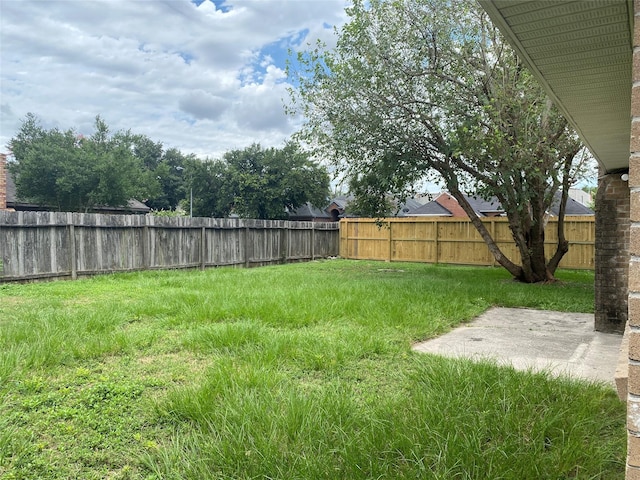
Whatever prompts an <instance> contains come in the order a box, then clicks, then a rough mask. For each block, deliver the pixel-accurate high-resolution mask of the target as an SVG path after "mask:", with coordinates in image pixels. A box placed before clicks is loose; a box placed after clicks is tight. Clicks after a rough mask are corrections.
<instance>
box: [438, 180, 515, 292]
mask: <svg viewBox="0 0 640 480" xmlns="http://www.w3.org/2000/svg"><path fill="white" fill-rule="evenodd" d="M449 190H450V192H451V195H452V196H453V197H454V198H455V199H456V200H457V201H458V203H459V204H460V206H461V207H462V209H463V210H464V211H465V213H466V214H467V216H468V217H469V219H470V220H471V223H472V225H473V226H474V227H475V228H476V230H477V231H478V233H479V234H480V236H481V237H482V239H483V240H484V242H485V243H486V244H487V247H488V248H489V251H490V252H491V254H492V255H493V258H495V259H496V262H498V263H499V264H500V265H501V266H502V267H504V268H505V269H506V270H507V271H508V272H509V273H510V274H511V275H513V276H514V277H515V278H518V279H519V278H520V277H521V276H522V267H520V266H519V265H516V264H515V263H513V262H512V261H511V260H509V259H508V258H507V257H506V256H505V254H504V253H502V250H500V247H498V245H497V244H496V242H495V240H494V239H493V237H492V236H491V233H489V231H488V230H487V227H485V225H484V223H482V221H481V220H480V219H479V218H478V216H477V215H476V212H475V210H473V208H472V207H471V205H469V202H468V201H467V199H466V198H465V197H464V195H463V194H462V192H460V190H459V189H457V188H450V189H449Z"/></svg>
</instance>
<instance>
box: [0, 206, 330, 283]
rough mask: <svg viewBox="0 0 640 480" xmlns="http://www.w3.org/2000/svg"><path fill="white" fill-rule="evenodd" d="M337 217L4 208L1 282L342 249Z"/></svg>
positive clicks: (260, 260) (275, 259) (276, 259)
mask: <svg viewBox="0 0 640 480" xmlns="http://www.w3.org/2000/svg"><path fill="white" fill-rule="evenodd" d="M338 228H339V227H338V225H337V224H336V223H313V222H289V221H275V220H242V219H229V218H224V219H219V218H166V217H153V216H140V215H98V214H83V213H59V212H0V261H1V263H0V282H2V281H12V280H29V279H37V278H51V277H70V278H76V277H77V276H83V275H93V274H97V273H107V272H123V271H133V270H147V269H164V268H206V267H212V266H223V265H237V266H247V267H250V266H258V265H267V264H271V263H286V262H293V261H305V260H312V259H315V258H322V257H329V256H337V255H338V250H339V234H338Z"/></svg>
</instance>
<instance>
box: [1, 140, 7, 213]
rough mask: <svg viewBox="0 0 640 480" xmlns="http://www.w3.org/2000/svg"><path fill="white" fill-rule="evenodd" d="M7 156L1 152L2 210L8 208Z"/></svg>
mask: <svg viewBox="0 0 640 480" xmlns="http://www.w3.org/2000/svg"><path fill="white" fill-rule="evenodd" d="M6 162H7V157H6V155H5V154H4V153H0V210H6V209H7V168H6Z"/></svg>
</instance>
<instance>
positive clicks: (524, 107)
mask: <svg viewBox="0 0 640 480" xmlns="http://www.w3.org/2000/svg"><path fill="white" fill-rule="evenodd" d="M347 12H348V14H349V22H348V23H347V24H346V25H345V26H344V27H342V29H341V30H340V32H339V37H338V42H337V45H336V47H335V49H333V50H327V49H326V48H325V47H324V46H322V45H317V46H316V47H315V48H313V49H310V50H308V51H306V52H301V53H300V54H299V55H298V61H297V63H295V66H297V67H299V69H298V70H295V69H294V68H293V64H292V65H290V68H289V70H288V75H289V77H290V79H291V80H292V83H293V84H294V85H296V86H297V88H296V89H295V90H293V89H292V91H291V94H292V97H293V106H294V107H293V112H294V113H301V114H302V115H303V117H304V118H305V119H306V123H305V125H304V126H303V129H302V131H301V132H300V134H299V136H300V138H302V139H303V140H305V141H306V142H307V143H308V144H309V145H311V146H313V148H314V152H316V153H317V154H318V155H322V156H323V157H324V158H327V159H331V160H332V161H333V162H334V164H335V165H336V167H337V168H338V169H339V171H340V172H341V173H342V174H343V175H344V176H345V177H346V178H347V179H348V180H349V181H350V184H351V187H352V190H353V192H354V193H355V194H357V196H359V197H364V198H369V199H373V200H365V201H360V204H362V205H365V206H367V208H369V209H370V210H371V212H369V213H371V214H373V215H381V214H384V213H385V211H384V209H385V202H384V199H385V198H386V196H387V195H389V194H391V195H392V196H394V197H402V196H403V195H406V194H407V193H408V192H410V190H411V188H412V187H413V186H414V185H416V184H419V183H420V182H423V181H425V180H427V181H432V180H433V179H434V178H437V179H439V180H441V181H442V182H443V183H444V185H445V186H446V188H447V189H448V190H449V191H450V192H451V194H452V195H453V196H454V197H455V198H456V199H457V200H458V201H459V203H460V204H461V206H462V207H463V208H464V209H465V211H467V213H468V214H469V216H470V217H472V220H473V217H475V214H474V213H473V210H472V208H471V206H470V205H469V204H468V202H467V201H466V200H465V198H464V195H463V194H464V193H475V194H477V195H479V196H481V197H485V198H488V197H491V196H496V197H497V198H498V200H499V201H500V203H501V204H502V207H503V208H504V209H505V211H506V212H507V215H508V216H509V219H510V226H511V228H512V233H513V236H514V239H515V240H516V243H517V245H518V248H519V251H520V255H521V264H520V265H519V266H518V265H515V264H513V263H512V262H511V261H510V260H508V259H507V258H506V257H505V256H504V255H502V252H500V250H499V247H498V246H497V245H496V244H495V242H494V241H493V239H492V238H491V235H490V232H488V231H487V230H486V228H484V227H483V225H482V223H481V222H475V223H474V225H475V226H476V228H478V230H479V231H480V233H481V235H482V236H483V239H484V240H485V241H486V242H487V243H488V244H489V246H490V249H492V250H491V251H492V253H494V256H495V257H496V259H497V260H498V262H499V263H501V264H502V265H503V266H505V268H507V269H508V270H509V271H510V272H511V273H512V274H513V275H514V276H516V277H517V278H520V279H522V280H526V281H540V280H546V279H548V274H551V275H552V274H553V272H554V271H555V268H556V267H557V262H559V259H558V258H554V259H552V261H550V262H549V263H548V264H547V262H546V261H545V258H544V249H543V248H541V247H540V245H541V244H542V238H543V237H544V225H545V215H546V214H547V211H548V210H549V207H550V206H551V204H552V203H553V201H554V196H555V195H556V193H557V192H559V191H566V190H568V188H569V186H570V185H571V184H572V183H573V181H574V179H575V178H576V175H577V174H578V170H579V165H574V164H573V160H574V157H575V156H576V155H577V153H578V152H579V151H580V150H581V149H582V146H581V144H580V142H579V140H578V138H577V136H576V135H575V133H574V132H573V131H571V129H570V128H569V127H568V125H567V122H566V120H565V119H564V118H563V117H562V116H561V115H560V113H559V111H558V110H557V109H556V108H554V107H553V106H552V105H551V103H550V102H549V101H548V99H547V98H546V97H545V95H544V92H543V90H542V88H541V87H540V86H539V85H538V84H537V83H536V81H535V79H534V78H533V77H532V76H531V74H529V72H528V71H527V70H526V69H525V68H524V67H523V65H522V64H521V62H520V60H519V59H518V58H517V57H516V55H515V53H514V52H513V50H512V49H511V48H510V47H509V46H508V45H507V44H506V43H505V41H504V40H503V39H502V38H501V36H500V34H499V32H498V31H497V29H496V28H495V27H494V26H492V25H491V22H490V21H489V19H488V17H487V16H486V14H485V12H484V11H483V10H482V9H481V8H480V7H479V5H477V4H476V3H474V2H468V1H466V0H401V1H397V2H389V1H386V0H371V1H365V0H357V1H355V2H353V5H352V6H351V7H350V8H348V9H347ZM559 238H560V241H559V243H558V251H559V252H560V251H562V252H561V254H564V251H563V249H564V247H565V245H564V237H563V236H562V235H559ZM560 258H561V257H560Z"/></svg>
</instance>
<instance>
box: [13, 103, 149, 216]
mask: <svg viewBox="0 0 640 480" xmlns="http://www.w3.org/2000/svg"><path fill="white" fill-rule="evenodd" d="M9 148H10V149H11V151H12V153H13V156H14V158H15V162H13V163H12V164H11V172H12V174H14V176H15V180H16V189H17V194H18V196H19V197H20V198H23V199H26V200H31V201H34V202H36V203H39V204H42V205H46V206H48V207H50V208H55V209H57V210H60V211H88V210H89V209H91V208H95V207H97V206H102V205H110V206H123V205H126V203H127V201H128V200H129V199H130V198H132V197H134V196H139V197H141V198H144V197H146V196H147V194H148V193H149V192H150V191H153V189H154V187H155V186H156V185H155V183H154V182H153V181H152V180H151V179H150V178H149V177H148V176H147V175H145V172H144V170H143V168H142V165H141V164H140V162H139V161H138V159H137V158H136V157H135V156H134V155H133V153H132V143H131V136H130V134H128V133H127V132H117V133H115V134H114V135H110V134H109V127H108V126H107V124H106V123H105V122H104V121H103V120H102V119H101V118H100V117H99V116H98V117H96V122H95V132H94V133H93V135H91V136H90V137H88V138H86V137H83V136H81V135H77V134H76V133H75V132H74V131H73V130H71V129H70V130H66V131H60V130H58V129H56V128H54V129H51V130H45V129H44V128H42V126H41V125H40V123H39V121H38V119H37V118H36V116H35V115H33V114H28V115H27V117H26V118H25V120H24V121H23V123H22V126H21V128H20V130H19V131H18V133H17V134H16V136H15V137H14V138H12V139H11V140H10V142H9Z"/></svg>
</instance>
